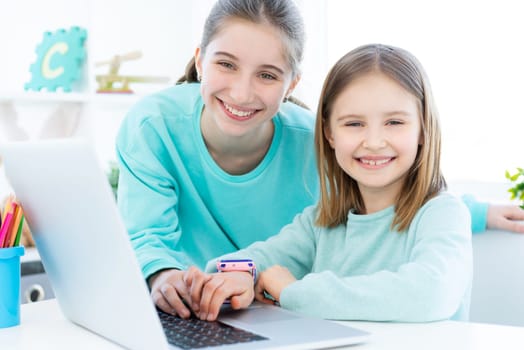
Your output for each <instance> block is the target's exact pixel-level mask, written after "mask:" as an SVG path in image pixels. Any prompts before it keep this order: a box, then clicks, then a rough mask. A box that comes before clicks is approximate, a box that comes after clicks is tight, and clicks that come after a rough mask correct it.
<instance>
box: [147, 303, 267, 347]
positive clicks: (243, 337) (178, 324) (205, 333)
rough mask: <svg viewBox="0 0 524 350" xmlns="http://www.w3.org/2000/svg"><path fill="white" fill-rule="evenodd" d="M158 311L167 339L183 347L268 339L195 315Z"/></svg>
mask: <svg viewBox="0 0 524 350" xmlns="http://www.w3.org/2000/svg"><path fill="white" fill-rule="evenodd" d="M157 311H158V315H159V317H160V322H161V323H162V327H163V328H164V333H165V334H166V336H167V341H168V342H169V343H170V344H173V345H175V346H178V347H180V348H182V349H199V348H205V347H211V346H219V345H226V344H236V343H247V342H252V341H258V340H266V339H268V338H265V337H262V336H260V335H258V334H254V333H251V332H248V331H245V330H243V329H240V328H236V327H233V326H230V325H227V324H225V323H222V322H218V321H216V322H208V321H203V320H200V319H198V318H195V317H191V318H189V319H182V318H180V317H177V316H173V315H170V314H168V313H165V312H163V311H161V310H157Z"/></svg>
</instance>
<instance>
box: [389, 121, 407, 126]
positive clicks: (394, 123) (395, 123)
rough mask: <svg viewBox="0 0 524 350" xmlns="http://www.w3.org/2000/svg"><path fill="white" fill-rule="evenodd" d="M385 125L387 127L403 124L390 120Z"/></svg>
mask: <svg viewBox="0 0 524 350" xmlns="http://www.w3.org/2000/svg"><path fill="white" fill-rule="evenodd" d="M386 124H387V125H402V124H404V123H402V122H401V121H400V120H390V121H388V122H387V123H386Z"/></svg>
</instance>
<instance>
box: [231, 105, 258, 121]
mask: <svg viewBox="0 0 524 350" xmlns="http://www.w3.org/2000/svg"><path fill="white" fill-rule="evenodd" d="M224 107H226V109H227V110H228V111H229V113H231V114H234V115H236V116H237V117H242V118H245V117H249V116H250V115H251V114H253V113H255V111H249V112H247V111H239V110H237V109H234V108H233V107H231V106H230V105H228V104H226V103H224Z"/></svg>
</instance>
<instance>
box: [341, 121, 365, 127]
mask: <svg viewBox="0 0 524 350" xmlns="http://www.w3.org/2000/svg"><path fill="white" fill-rule="evenodd" d="M344 126H353V127H358V126H362V123H361V122H345V123H344Z"/></svg>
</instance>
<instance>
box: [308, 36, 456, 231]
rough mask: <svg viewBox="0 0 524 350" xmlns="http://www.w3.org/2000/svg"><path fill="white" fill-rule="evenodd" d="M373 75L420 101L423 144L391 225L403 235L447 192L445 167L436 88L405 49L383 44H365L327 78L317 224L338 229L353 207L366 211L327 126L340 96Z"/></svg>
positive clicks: (318, 140)
mask: <svg viewBox="0 0 524 350" xmlns="http://www.w3.org/2000/svg"><path fill="white" fill-rule="evenodd" d="M370 72H381V73H383V74H385V75H387V76H388V77H390V78H392V79H393V80H394V81H396V82H397V83H398V84H400V85H401V86H402V87H403V88H404V89H406V91H408V92H410V93H411V94H412V95H413V96H415V97H416V99H417V100H418V102H419V108H420V116H421V128H422V130H421V138H422V144H421V145H420V146H419V150H418V153H417V156H416V158H415V162H414V163H413V165H412V167H411V168H410V170H409V172H408V176H407V177H406V180H405V182H404V184H403V186H402V189H401V192H400V194H399V196H398V198H397V201H396V203H395V218H394V219H393V223H392V229H393V228H394V229H396V230H397V231H399V232H402V231H405V230H406V229H407V228H408V227H409V225H410V223H411V221H412V220H413V217H414V216H415V214H416V213H417V211H418V210H419V209H420V208H421V207H422V206H423V205H424V203H426V202H427V201H428V200H429V199H431V198H432V197H434V196H435V195H436V194H438V193H439V192H440V191H441V190H443V189H445V188H446V181H445V180H444V177H443V175H442V172H441V169H440V150H441V131H440V123H439V118H438V112H437V108H436V106H435V102H434V99H433V94H432V92H431V86H430V84H429V80H428V78H427V75H426V73H425V71H424V69H423V67H422V65H421V64H420V62H419V61H418V60H417V59H416V58H415V57H414V56H413V55H412V54H411V53H409V52H407V51H406V50H403V49H400V48H397V47H393V46H387V45H382V44H370V45H364V46H360V47H358V48H356V49H354V50H352V51H350V52H349V53H347V54H346V55H345V56H343V57H342V58H341V59H340V60H339V61H338V62H337V63H335V65H334V66H333V68H332V69H331V70H330V72H329V73H328V76H327V77H326V79H325V82H324V86H323V88H322V93H321V97H320V101H319V104H318V111H317V120H316V126H315V152H316V157H317V161H318V164H317V169H318V173H319V177H320V201H319V210H318V217H317V220H316V223H317V224H318V225H319V226H325V227H334V226H337V225H340V224H344V223H345V222H346V221H347V215H348V212H349V210H351V209H354V210H356V211H357V212H365V205H364V201H363V199H362V195H361V193H360V190H359V188H358V184H357V182H356V181H355V180H354V179H352V178H351V177H350V176H349V175H347V174H346V173H345V172H344V170H342V168H341V167H340V166H339V164H338V163H337V160H336V158H335V151H334V150H333V149H332V148H331V146H330V145H329V142H328V140H327V138H326V135H325V128H326V127H327V126H328V125H329V118H330V115H331V112H332V108H333V104H334V102H335V100H336V99H337V97H338V96H339V95H340V93H341V92H342V91H343V90H344V89H345V88H346V87H347V86H348V85H349V84H351V83H352V82H353V81H354V80H355V79H357V78H358V77H361V76H363V75H364V74H367V73H370Z"/></svg>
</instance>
